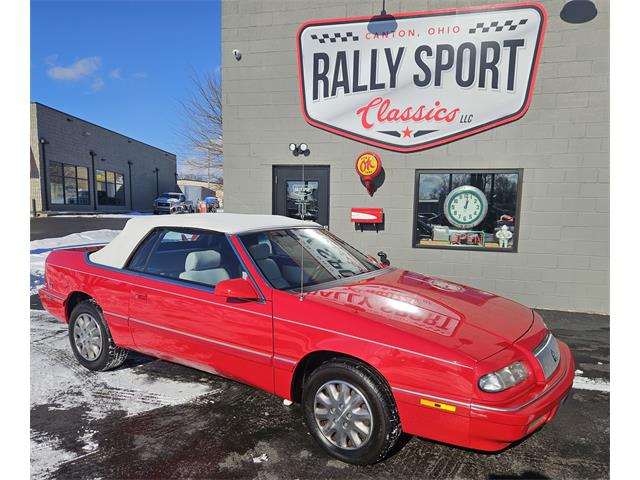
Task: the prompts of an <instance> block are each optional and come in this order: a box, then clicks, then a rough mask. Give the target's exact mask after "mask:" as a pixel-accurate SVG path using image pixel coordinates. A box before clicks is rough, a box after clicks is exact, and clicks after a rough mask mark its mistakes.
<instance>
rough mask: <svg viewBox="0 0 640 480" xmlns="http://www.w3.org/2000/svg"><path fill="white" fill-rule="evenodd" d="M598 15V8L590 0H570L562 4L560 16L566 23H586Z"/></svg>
mask: <svg viewBox="0 0 640 480" xmlns="http://www.w3.org/2000/svg"><path fill="white" fill-rule="evenodd" d="M596 15H598V9H597V8H596V5H595V3H594V2H593V1H592V0H570V1H568V2H567V3H565V4H564V7H562V11H561V12H560V18H561V19H562V20H564V21H565V22H567V23H586V22H588V21H590V20H593V19H594V18H596Z"/></svg>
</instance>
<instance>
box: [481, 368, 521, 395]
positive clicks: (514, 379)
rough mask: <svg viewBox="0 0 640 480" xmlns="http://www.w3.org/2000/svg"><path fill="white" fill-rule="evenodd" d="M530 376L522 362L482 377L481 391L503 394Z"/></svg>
mask: <svg viewBox="0 0 640 480" xmlns="http://www.w3.org/2000/svg"><path fill="white" fill-rule="evenodd" d="M528 376H529V370H527V367H526V366H525V364H524V363H522V362H515V363H512V364H511V365H509V366H508V367H504V368H502V369H500V370H498V371H497V372H493V373H488V374H486V375H483V376H482V377H480V380H479V381H478V386H479V387H480V390H482V391H485V392H490V393H495V392H501V391H502V390H506V389H507V388H510V387H513V386H514V385H517V384H519V383H521V382H523V381H524V380H525V379H526V378H527V377H528Z"/></svg>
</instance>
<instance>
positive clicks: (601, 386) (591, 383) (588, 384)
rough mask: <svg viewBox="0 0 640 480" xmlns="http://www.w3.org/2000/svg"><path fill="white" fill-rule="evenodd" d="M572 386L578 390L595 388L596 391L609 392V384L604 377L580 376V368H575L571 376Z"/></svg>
mask: <svg viewBox="0 0 640 480" xmlns="http://www.w3.org/2000/svg"><path fill="white" fill-rule="evenodd" d="M573 388H577V389H578V390H596V391H598V392H610V391H611V385H610V384H609V381H608V380H605V379H604V378H587V377H583V376H582V371H581V370H576V376H575V377H574V378H573Z"/></svg>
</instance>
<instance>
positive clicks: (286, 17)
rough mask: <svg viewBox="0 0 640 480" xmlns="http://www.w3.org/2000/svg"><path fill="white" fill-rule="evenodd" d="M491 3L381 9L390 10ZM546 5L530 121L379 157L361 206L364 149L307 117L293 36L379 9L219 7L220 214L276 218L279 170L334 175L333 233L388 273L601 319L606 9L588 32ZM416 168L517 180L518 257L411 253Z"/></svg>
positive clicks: (284, 4)
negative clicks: (374, 227) (405, 272)
mask: <svg viewBox="0 0 640 480" xmlns="http://www.w3.org/2000/svg"><path fill="white" fill-rule="evenodd" d="M490 3H491V2H487V1H457V2H455V1H431V0H429V1H427V0H415V1H414V0H408V1H405V0H402V1H393V0H389V1H388V2H387V11H389V12H390V13H393V12H409V11H420V10H430V9H439V8H451V7H453V6H458V7H463V6H474V5H487V4H490ZM493 3H499V2H497V1H496V2H493ZM541 3H542V4H543V5H544V6H545V8H546V10H547V12H548V14H549V20H548V24H547V32H546V36H545V40H544V46H543V50H542V56H541V60H540V67H539V69H538V77H537V81H536V84H535V89H534V96H533V100H532V103H531V107H530V109H529V111H528V112H527V114H526V115H525V116H524V117H523V118H522V119H520V120H519V121H517V122H515V123H511V124H508V125H505V126H502V127H498V128H495V129H493V130H489V131H486V132H483V133H480V134H478V135H474V136H472V137H468V138H465V139H463V140H459V141H457V142H454V143H451V144H448V145H446V146H440V147H436V148H433V149H431V150H426V151H423V152H419V153H412V154H397V153H392V152H389V151H385V150H381V149H374V151H376V152H377V153H379V154H380V155H381V157H382V161H383V165H384V168H385V173H386V181H385V183H384V185H383V186H382V188H381V189H380V190H378V192H377V193H376V194H375V196H374V197H373V198H370V197H369V196H368V194H367V192H366V191H365V189H364V188H363V187H362V186H361V185H360V184H359V181H358V177H357V175H356V172H355V170H354V167H353V165H354V161H355V158H356V156H357V155H358V154H359V153H361V152H363V151H364V150H365V149H367V148H368V147H367V146H365V145H364V144H361V143H358V142H355V141H352V140H347V139H344V138H341V137H338V136H335V135H332V134H330V133H328V132H325V131H322V130H319V129H316V128H314V127H312V126H310V125H308V124H307V123H306V122H305V121H304V119H303V117H302V113H301V107H300V100H299V90H298V78H297V60H296V52H295V34H296V31H297V29H298V27H299V26H300V24H302V23H303V22H304V21H306V20H312V19H321V18H336V17H345V16H363V15H373V14H374V13H379V9H380V6H381V2H380V1H369V0H367V1H361V0H349V1H346V0H343V1H333V0H330V1H322V2H318V1H306V0H304V1H293V0H291V1H276V0H264V1H252V0H242V1H238V0H223V2H222V58H223V61H222V82H223V83H222V85H223V93H224V102H225V103H224V148H225V168H224V179H225V211H228V212H252V213H271V211H272V210H271V209H272V189H271V182H272V178H271V177H272V165H274V164H275V165H286V164H299V163H300V162H301V161H304V162H305V163H306V164H308V165H311V164H316V165H330V166H331V180H330V191H331V198H330V205H331V207H330V228H331V230H332V231H334V232H335V233H336V234H338V235H339V236H341V237H343V238H344V239H345V240H347V241H349V242H350V243H351V244H353V245H354V246H356V247H358V248H360V249H361V250H363V251H366V252H368V253H375V252H377V251H378V250H380V249H383V250H385V251H386V252H387V253H388V254H389V257H390V259H391V261H392V264H393V265H396V266H399V267H406V268H411V269H413V270H417V271H419V272H424V273H427V274H432V275H436V276H441V277H445V278H448V279H452V280H455V281H459V282H462V283H466V284H469V285H472V286H476V287H479V288H482V289H484V290H488V291H491V292H495V293H498V294H501V295H504V296H507V297H509V298H512V299H515V300H517V301H520V302H522V303H524V304H527V305H530V306H534V307H539V308H549V309H559V310H574V311H585V312H597V313H608V311H609V5H608V3H607V2H604V1H598V2H597V5H598V9H599V14H598V16H597V17H596V18H595V19H594V20H593V21H591V22H589V23H586V24H582V25H571V24H568V23H565V22H563V21H562V20H561V19H560V16H559V14H560V10H561V8H562V5H563V4H564V1H562V0H553V1H542V2H541ZM234 49H238V50H240V51H241V52H242V59H241V60H240V61H236V60H235V58H234V56H233V54H232V51H233V50H234ZM291 142H296V143H299V142H306V143H308V144H309V146H310V148H311V152H312V153H311V155H310V156H309V157H297V158H295V157H293V156H292V155H291V153H290V152H289V150H288V145H289V143H291ZM303 158H304V159H303ZM302 159H303V160H302ZM422 168H427V169H428V168H522V169H524V179H523V191H522V206H521V211H520V232H519V235H520V237H519V244H518V252H517V253H498V252H483V251H471V252H470V251H450V250H434V249H415V248H412V246H411V244H412V225H413V213H414V212H413V202H414V178H415V170H416V169H422ZM351 207H382V208H384V211H385V217H386V228H385V231H384V232H380V233H377V234H376V233H375V232H364V233H360V232H356V231H355V230H354V228H353V226H352V224H351V223H350V221H349V211H350V209H351Z"/></svg>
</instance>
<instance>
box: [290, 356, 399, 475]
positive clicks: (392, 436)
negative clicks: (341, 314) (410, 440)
mask: <svg viewBox="0 0 640 480" xmlns="http://www.w3.org/2000/svg"><path fill="white" fill-rule="evenodd" d="M334 381H336V382H339V383H340V382H346V383H347V384H349V385H350V386H352V387H355V389H357V390H359V393H361V395H362V396H363V397H364V399H365V401H366V407H367V409H368V411H369V413H370V416H371V419H372V420H371V423H372V425H371V427H370V433H369V437H368V438H367V439H366V440H365V441H363V443H362V444H361V445H360V446H356V444H354V443H353V441H351V443H352V445H351V446H350V447H349V448H341V447H340V446H338V445H336V444H335V443H334V442H335V441H336V440H332V439H329V438H327V437H326V436H325V434H323V433H322V431H321V427H320V424H319V421H318V420H316V416H315V413H314V412H315V407H316V394H317V393H318V392H319V390H321V389H322V388H323V386H325V385H327V384H328V383H331V382H334ZM318 405H319V406H320V403H319V404H318ZM363 405H364V404H363ZM302 406H303V410H304V419H305V422H306V424H307V427H308V428H309V431H310V432H311V434H312V435H313V437H314V438H315V439H316V441H317V442H318V443H319V444H320V446H321V447H322V448H323V449H324V450H325V451H326V452H327V453H328V454H329V455H331V456H333V457H335V458H337V459H339V460H342V461H343V462H347V463H352V464H355V465H369V464H373V463H376V462H379V461H380V460H382V459H384V458H385V457H386V456H387V455H388V454H389V452H390V451H391V449H392V448H393V446H394V445H395V443H396V441H397V440H398V438H399V437H400V435H401V433H402V426H401V425H400V416H399V415H398V409H397V408H396V404H395V401H394V399H393V395H392V394H391V389H390V388H389V386H388V385H387V383H386V382H385V381H384V379H382V378H381V377H380V375H379V374H378V373H377V372H375V371H374V370H373V369H372V368H370V367H369V366H367V365H365V364H363V363H360V362H358V361H355V360H352V359H346V358H334V359H331V360H328V361H326V362H324V363H323V364H322V365H320V366H319V367H318V368H316V369H315V370H314V371H313V372H312V373H311V374H310V375H309V376H308V377H307V378H306V379H305V382H304V386H303V392H302ZM338 414H340V413H339V412H338ZM354 415H355V414H354ZM340 418H342V419H344V417H342V416H340ZM328 422H330V421H328ZM342 422H343V420H339V423H342ZM346 423H348V422H346ZM346 423H345V424H346ZM354 423H355V421H354ZM325 425H326V424H325ZM334 425H335V423H334ZM336 435H337V434H336ZM347 437H348V435H347Z"/></svg>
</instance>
